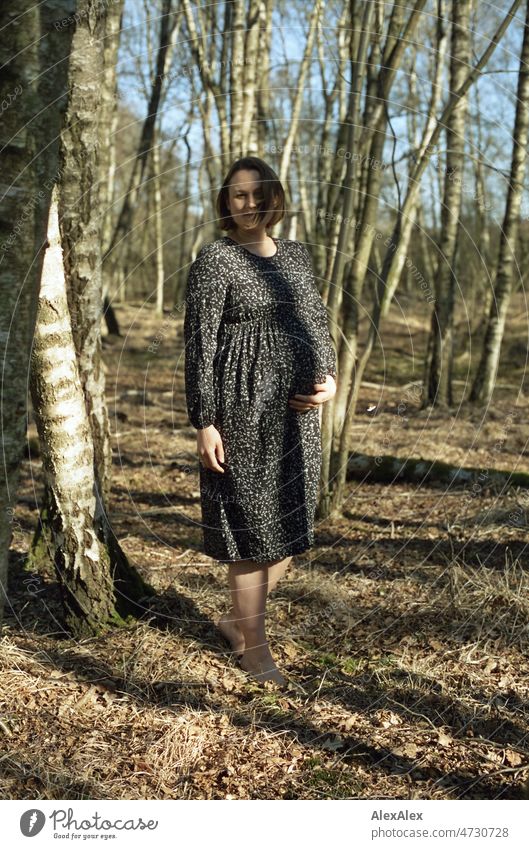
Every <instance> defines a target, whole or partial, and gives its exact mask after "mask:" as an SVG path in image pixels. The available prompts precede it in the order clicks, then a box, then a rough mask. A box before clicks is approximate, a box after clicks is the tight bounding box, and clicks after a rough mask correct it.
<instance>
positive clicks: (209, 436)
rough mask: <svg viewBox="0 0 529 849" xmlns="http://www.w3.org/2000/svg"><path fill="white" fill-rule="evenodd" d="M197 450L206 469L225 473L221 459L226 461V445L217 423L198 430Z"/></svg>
mask: <svg viewBox="0 0 529 849" xmlns="http://www.w3.org/2000/svg"><path fill="white" fill-rule="evenodd" d="M197 450H198V456H199V460H200V462H201V463H202V465H203V466H204V467H205V468H206V469H211V470H212V471H214V472H222V473H223V474H224V469H223V468H222V466H219V461H220V462H221V463H224V447H223V445H222V439H221V435H220V433H219V432H218V430H217V428H216V427H215V425H208V427H203V428H201V429H200V430H197Z"/></svg>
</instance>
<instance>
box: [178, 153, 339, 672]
mask: <svg viewBox="0 0 529 849" xmlns="http://www.w3.org/2000/svg"><path fill="white" fill-rule="evenodd" d="M284 203H285V195H284V191H283V187H282V185H281V183H280V181H279V179H278V177H277V175H276V173H275V171H273V169H272V168H270V166H269V165H267V163H265V162H264V161H263V160H262V159H259V158H258V157H254V156H249V157H243V158H242V159H238V160H237V161H236V162H234V163H233V165H232V166H231V168H230V170H229V172H228V174H227V175H226V179H225V180H224V183H223V185H222V187H221V189H220V192H219V195H218V198H217V211H218V214H219V219H220V226H221V228H222V229H223V230H227V231H228V233H229V235H226V236H222V237H220V238H218V239H216V240H215V241H214V242H211V243H209V244H206V245H203V247H202V248H201V249H200V250H199V252H198V254H197V257H196V259H195V260H194V262H193V263H192V264H191V266H190V269H189V275H188V279H187V288H186V300H185V319H184V342H185V387H186V403H187V411H188V415H189V420H190V422H191V424H192V425H193V427H195V428H196V429H197V451H198V456H199V460H200V500H201V511H202V528H203V538H204V551H205V553H206V554H208V555H209V556H211V557H213V558H215V559H216V560H218V561H219V562H221V563H227V564H229V570H228V582H229V587H230V589H231V598H232V609H231V610H230V611H229V613H227V614H225V615H224V616H223V617H222V618H221V619H220V621H219V623H218V627H219V629H220V631H221V632H222V634H223V635H224V636H225V637H226V639H227V640H228V641H229V643H230V644H231V646H232V649H233V651H234V652H235V653H236V654H237V655H238V656H239V661H240V665H241V667H242V669H244V670H245V671H246V672H247V673H248V674H249V675H250V676H251V677H252V678H254V679H256V680H259V681H266V680H271V681H275V682H276V683H278V684H282V683H284V682H285V679H284V678H283V676H282V674H281V672H280V671H279V669H278V668H277V666H276V664H275V661H274V659H273V657H272V654H271V652H270V649H269V646H268V641H267V638H266V630H265V605H266V599H267V595H268V593H269V592H270V591H271V590H273V589H274V587H275V586H276V585H277V582H278V581H279V580H280V578H281V577H282V576H283V575H284V573H285V570H286V569H287V567H288V564H289V563H290V560H291V559H292V556H293V555H295V554H300V553H301V552H303V551H306V550H307V549H308V548H310V547H311V546H312V545H313V543H314V515H315V510H316V505H317V496H318V489H319V478H320V470H321V430H320V407H321V405H322V404H324V403H325V402H326V401H329V400H330V399H331V398H333V397H334V395H335V393H336V383H335V378H336V354H335V351H334V347H333V345H332V341H331V337H330V334H329V328H328V320H327V312H326V310H325V306H324V304H323V301H322V299H321V297H320V294H319V292H318V289H317V286H316V283H315V280H314V276H313V271H312V263H311V258H310V254H309V253H308V251H307V249H306V248H305V247H304V245H302V244H301V243H300V242H297V241H294V240H291V239H280V238H275V237H271V236H270V235H269V234H268V233H267V230H268V229H270V228H271V227H272V226H273V225H274V224H276V223H277V222H278V221H280V220H281V218H282V217H283V216H284V214H285V208H284Z"/></svg>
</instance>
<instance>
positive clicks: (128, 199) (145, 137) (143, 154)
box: [103, 0, 178, 274]
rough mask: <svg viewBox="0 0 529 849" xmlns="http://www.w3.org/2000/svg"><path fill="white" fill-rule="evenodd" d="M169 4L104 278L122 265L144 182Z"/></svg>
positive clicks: (169, 32) (166, 1) (169, 28)
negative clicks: (109, 266) (108, 270)
mask: <svg viewBox="0 0 529 849" xmlns="http://www.w3.org/2000/svg"><path fill="white" fill-rule="evenodd" d="M171 4H172V0H162V12H161V22H160V42H159V46H158V52H157V59H156V73H155V76H154V79H153V84H152V91H151V96H150V99H149V105H148V108H147V115H146V118H145V121H144V122H143V127H142V132H141V138H140V143H139V146H138V151H137V153H136V157H135V161H134V165H133V168H132V174H131V177H130V181H129V185H128V188H127V192H126V194H125V198H124V200H123V205H122V207H121V212H120V214H119V217H118V220H117V223H116V226H115V229H114V234H113V236H112V240H111V242H110V245H109V246H108V247H107V248H106V250H105V253H104V256H103V263H104V267H105V274H106V273H107V265H108V263H109V262H110V259H111V257H112V266H113V267H115V266H116V264H118V265H119V264H120V263H121V261H122V256H123V253H124V252H125V250H126V249H125V247H124V242H125V241H126V239H127V236H128V235H129V233H130V232H131V230H132V226H133V223H134V211H135V208H136V204H137V200H138V197H139V194H140V191H141V189H142V187H143V183H144V180H145V175H146V169H147V160H148V158H149V154H150V151H151V150H152V140H153V134H154V127H155V124H156V118H157V115H158V108H159V105H160V98H161V94H162V86H163V80H164V77H165V71H166V67H167V59H168V55H170V40H171V38H173V37H174V32H175V27H176V24H177V21H178V12H177V13H171ZM118 244H119V247H118Z"/></svg>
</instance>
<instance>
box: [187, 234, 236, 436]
mask: <svg viewBox="0 0 529 849" xmlns="http://www.w3.org/2000/svg"><path fill="white" fill-rule="evenodd" d="M226 288H227V282H226V275H225V274H224V275H223V274H222V273H221V272H220V269H219V267H218V262H217V261H216V255H215V253H214V250H213V248H212V245H203V246H202V248H201V249H200V250H199V252H198V254H197V257H196V259H195V261H194V262H193V263H192V264H191V266H190V268H189V272H188V277H187V285H186V294H185V318H184V344H185V367H184V371H185V392H186V405H187V413H188V416H189V421H190V422H191V424H192V425H193V427H194V428H197V430H198V429H202V428H206V427H208V426H209V425H211V424H213V423H214V421H215V415H216V409H215V394H214V384H213V358H214V356H215V353H216V351H217V333H218V329H219V325H220V321H221V318H222V311H223V308H224V302H225V299H226Z"/></svg>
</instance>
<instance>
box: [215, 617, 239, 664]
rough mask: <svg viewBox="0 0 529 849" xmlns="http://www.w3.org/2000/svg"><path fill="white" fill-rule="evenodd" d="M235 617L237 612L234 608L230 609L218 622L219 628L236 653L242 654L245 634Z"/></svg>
mask: <svg viewBox="0 0 529 849" xmlns="http://www.w3.org/2000/svg"><path fill="white" fill-rule="evenodd" d="M234 617H235V614H234V612H233V610H229V611H228V612H227V613H224V615H223V616H221V617H220V619H219V621H218V623H217V628H218V629H219V631H220V633H221V634H223V635H224V636H225V637H226V639H227V640H228V642H229V643H230V645H231V647H232V649H233V652H234V654H236V655H241V656H242V653H243V652H244V648H245V641H244V634H243V632H242V631H241V629H240V627H239V626H238V624H237V621H236V620H235V618H234Z"/></svg>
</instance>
